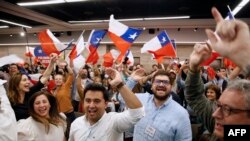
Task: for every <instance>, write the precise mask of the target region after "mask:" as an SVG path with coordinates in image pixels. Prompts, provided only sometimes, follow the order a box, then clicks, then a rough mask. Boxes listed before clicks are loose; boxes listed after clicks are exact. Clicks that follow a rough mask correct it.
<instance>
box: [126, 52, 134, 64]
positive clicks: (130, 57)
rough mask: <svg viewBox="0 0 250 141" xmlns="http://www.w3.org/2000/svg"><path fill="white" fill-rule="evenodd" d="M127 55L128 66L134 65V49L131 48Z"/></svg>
mask: <svg viewBox="0 0 250 141" xmlns="http://www.w3.org/2000/svg"><path fill="white" fill-rule="evenodd" d="M125 56H126V57H128V61H127V64H128V66H133V65H134V62H135V61H134V56H133V54H132V51H131V50H130V49H129V50H128V51H127V53H126V55H125Z"/></svg>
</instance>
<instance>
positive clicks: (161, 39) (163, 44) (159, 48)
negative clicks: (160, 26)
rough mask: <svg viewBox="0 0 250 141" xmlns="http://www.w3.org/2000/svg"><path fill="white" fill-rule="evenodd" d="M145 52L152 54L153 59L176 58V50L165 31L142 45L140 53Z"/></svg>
mask: <svg viewBox="0 0 250 141" xmlns="http://www.w3.org/2000/svg"><path fill="white" fill-rule="evenodd" d="M146 52H149V53H152V54H153V55H154V57H155V59H159V58H162V57H163V56H168V57H176V50H175V48H174V46H173V44H172V43H171V40H170V38H169V37H168V35H167V32H166V31H163V32H161V33H160V34H159V35H157V36H156V37H154V38H153V39H151V40H150V41H148V42H147V43H145V44H144V45H143V47H142V48H141V53H146Z"/></svg>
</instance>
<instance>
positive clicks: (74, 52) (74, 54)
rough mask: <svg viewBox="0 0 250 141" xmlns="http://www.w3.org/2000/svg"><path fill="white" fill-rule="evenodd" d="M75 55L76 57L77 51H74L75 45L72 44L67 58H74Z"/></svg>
mask: <svg viewBox="0 0 250 141" xmlns="http://www.w3.org/2000/svg"><path fill="white" fill-rule="evenodd" d="M76 57H77V51H76V45H74V46H73V48H72V50H71V52H70V54H69V59H70V60H74V59H75V58H76Z"/></svg>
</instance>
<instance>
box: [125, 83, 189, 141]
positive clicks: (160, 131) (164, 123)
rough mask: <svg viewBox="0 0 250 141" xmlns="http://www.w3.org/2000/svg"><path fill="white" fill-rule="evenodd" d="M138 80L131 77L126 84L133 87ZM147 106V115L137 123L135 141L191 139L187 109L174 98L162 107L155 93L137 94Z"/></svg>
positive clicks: (187, 140)
mask: <svg viewBox="0 0 250 141" xmlns="http://www.w3.org/2000/svg"><path fill="white" fill-rule="evenodd" d="M135 84H136V82H135V81H134V80H133V79H131V78H129V79H128V81H127V82H126V85H127V86H128V87H129V88H133V85H135ZM136 96H137V97H138V98H139V100H140V101H141V102H142V104H143V106H144V108H145V116H144V117H143V118H142V119H141V120H140V121H139V122H138V123H137V124H136V125H135V129H134V139H133V140H134V141H191V140H192V130H191V124H190V120H189V115H188V113H187V111H186V110H185V109H184V108H183V107H182V106H180V105H179V104H178V103H177V102H175V101H174V100H173V99H172V96H170V97H169V98H168V100H167V101H166V102H165V103H164V104H163V105H162V106H160V107H156V106H155V103H154V100H153V99H154V95H152V94H149V93H143V94H136Z"/></svg>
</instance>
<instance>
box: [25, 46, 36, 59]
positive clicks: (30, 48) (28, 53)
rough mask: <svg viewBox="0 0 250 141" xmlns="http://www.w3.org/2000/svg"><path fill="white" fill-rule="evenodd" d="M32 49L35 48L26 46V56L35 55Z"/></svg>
mask: <svg viewBox="0 0 250 141" xmlns="http://www.w3.org/2000/svg"><path fill="white" fill-rule="evenodd" d="M34 50H35V48H33V47H26V53H25V56H27V57H33V56H35V54H34Z"/></svg>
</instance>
